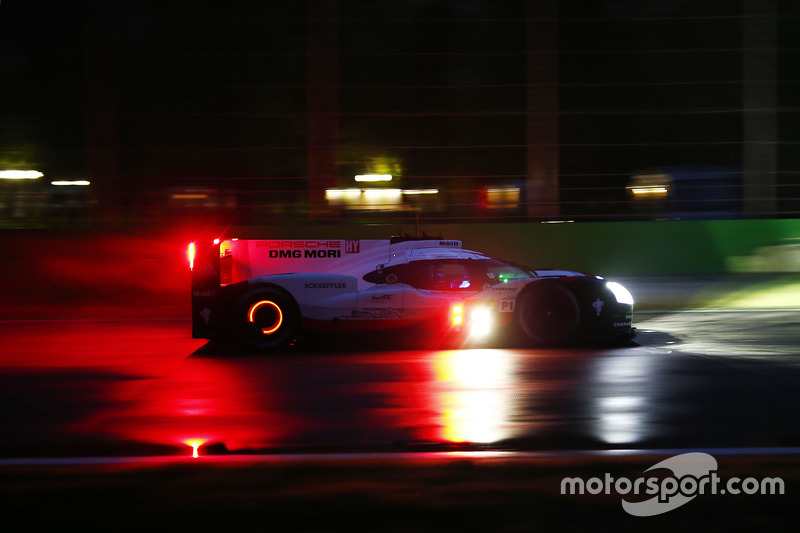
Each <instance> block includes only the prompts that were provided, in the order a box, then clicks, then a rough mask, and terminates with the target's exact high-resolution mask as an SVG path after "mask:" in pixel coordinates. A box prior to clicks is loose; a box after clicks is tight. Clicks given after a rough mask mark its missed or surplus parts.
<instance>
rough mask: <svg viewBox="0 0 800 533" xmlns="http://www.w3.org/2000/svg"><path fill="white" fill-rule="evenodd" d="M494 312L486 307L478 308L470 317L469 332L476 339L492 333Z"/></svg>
mask: <svg viewBox="0 0 800 533" xmlns="http://www.w3.org/2000/svg"><path fill="white" fill-rule="evenodd" d="M493 322H494V321H493V320H492V312H491V311H489V309H487V308H485V307H476V308H475V309H473V310H472V312H471V313H470V317H469V332H470V334H472V335H473V336H475V337H485V336H486V335H488V334H489V333H491V331H492V323H493Z"/></svg>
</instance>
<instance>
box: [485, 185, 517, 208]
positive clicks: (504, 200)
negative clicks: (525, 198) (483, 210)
mask: <svg viewBox="0 0 800 533" xmlns="http://www.w3.org/2000/svg"><path fill="white" fill-rule="evenodd" d="M519 201H520V191H519V187H490V188H487V189H486V207H488V208H489V209H516V208H517V207H519Z"/></svg>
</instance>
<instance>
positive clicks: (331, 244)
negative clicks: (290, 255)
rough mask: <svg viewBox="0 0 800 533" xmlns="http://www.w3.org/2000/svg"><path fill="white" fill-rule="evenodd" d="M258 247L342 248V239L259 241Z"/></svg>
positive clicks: (274, 248)
mask: <svg viewBox="0 0 800 533" xmlns="http://www.w3.org/2000/svg"><path fill="white" fill-rule="evenodd" d="M256 248H269V249H270V250H298V249H299V250H303V249H305V250H341V248H342V241H257V242H256Z"/></svg>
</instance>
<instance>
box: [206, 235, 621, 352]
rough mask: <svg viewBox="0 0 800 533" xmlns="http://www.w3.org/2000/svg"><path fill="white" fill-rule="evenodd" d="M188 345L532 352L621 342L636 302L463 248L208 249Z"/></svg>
mask: <svg viewBox="0 0 800 533" xmlns="http://www.w3.org/2000/svg"><path fill="white" fill-rule="evenodd" d="M190 262H191V263H192V334H193V337H194V338H204V339H237V340H240V341H243V342H244V343H245V344H246V345H248V346H250V347H252V348H258V349H271V348H277V347H281V346H286V345H289V344H291V343H293V342H295V341H296V340H297V339H299V338H301V337H302V336H303V335H304V334H307V333H308V332H311V331H339V332H354V333H356V332H366V331H375V330H388V329H403V330H408V329H410V330H411V331H418V332H419V333H420V334H423V333H424V334H426V335H427V334H434V335H441V336H447V337H457V338H461V339H462V340H463V341H464V342H466V343H469V342H471V341H476V342H477V341H481V342H482V343H486V342H491V341H492V339H504V338H508V336H510V335H518V336H520V337H522V338H524V339H526V340H527V341H529V342H530V343H532V344H536V345H554V344H564V343H569V342H571V341H575V340H579V339H613V338H630V337H632V336H633V332H634V329H633V327H632V325H631V321H632V316H633V298H632V296H631V294H630V292H628V291H627V290H626V289H625V288H624V287H623V286H622V285H620V284H619V283H616V282H613V281H606V280H604V279H603V278H601V277H599V276H593V275H586V274H582V273H578V272H571V271H560V270H533V269H529V268H527V267H521V266H518V265H515V264H513V263H510V262H507V261H502V260H499V259H496V258H493V257H490V256H488V255H485V254H482V253H480V252H475V251H471V250H464V249H462V248H461V242H460V241H453V240H444V239H431V238H413V237H412V238H409V237H401V238H392V239H391V240H236V239H231V240H215V241H214V243H213V245H212V244H211V243H207V244H205V245H204V244H203V243H192V244H191V245H190Z"/></svg>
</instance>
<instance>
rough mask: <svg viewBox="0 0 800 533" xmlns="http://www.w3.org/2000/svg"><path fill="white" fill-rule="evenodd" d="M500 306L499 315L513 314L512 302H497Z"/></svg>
mask: <svg viewBox="0 0 800 533" xmlns="http://www.w3.org/2000/svg"><path fill="white" fill-rule="evenodd" d="M498 302H499V304H500V312H501V313H513V312H514V302H515V301H514V300H498Z"/></svg>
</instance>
